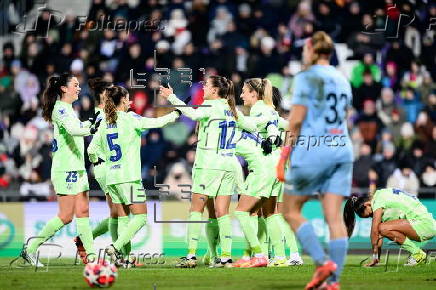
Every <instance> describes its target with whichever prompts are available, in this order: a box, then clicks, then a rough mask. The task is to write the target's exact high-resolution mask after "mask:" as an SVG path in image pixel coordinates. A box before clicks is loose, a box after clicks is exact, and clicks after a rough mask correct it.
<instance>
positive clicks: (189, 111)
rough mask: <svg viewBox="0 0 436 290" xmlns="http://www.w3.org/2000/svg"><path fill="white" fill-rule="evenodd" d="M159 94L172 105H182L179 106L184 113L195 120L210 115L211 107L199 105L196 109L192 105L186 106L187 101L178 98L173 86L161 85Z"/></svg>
mask: <svg viewBox="0 0 436 290" xmlns="http://www.w3.org/2000/svg"><path fill="white" fill-rule="evenodd" d="M159 95H160V96H161V97H164V98H165V99H167V100H168V101H169V102H170V103H171V104H172V105H174V106H180V107H177V109H178V110H180V112H182V113H183V115H185V116H187V117H189V118H191V119H192V120H194V121H198V120H201V119H206V118H208V117H209V116H210V111H209V110H210V107H199V108H197V109H196V110H194V109H193V108H192V107H186V104H185V102H183V101H182V100H180V99H179V98H177V96H176V95H175V94H174V93H173V89H172V88H171V87H169V88H164V87H162V86H161V87H160V90H159Z"/></svg>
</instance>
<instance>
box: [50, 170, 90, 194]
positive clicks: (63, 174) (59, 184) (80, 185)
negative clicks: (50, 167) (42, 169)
mask: <svg viewBox="0 0 436 290" xmlns="http://www.w3.org/2000/svg"><path fill="white" fill-rule="evenodd" d="M51 180H52V183H53V187H54V190H55V192H56V194H59V195H76V194H79V193H81V192H85V191H88V190H89V183H88V174H87V173H86V170H79V171H53V172H52V173H51Z"/></svg>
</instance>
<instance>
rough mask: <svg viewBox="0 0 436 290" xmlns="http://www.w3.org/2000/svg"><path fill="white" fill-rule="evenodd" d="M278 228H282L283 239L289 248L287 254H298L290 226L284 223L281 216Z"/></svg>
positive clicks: (295, 240)
mask: <svg viewBox="0 0 436 290" xmlns="http://www.w3.org/2000/svg"><path fill="white" fill-rule="evenodd" d="M280 226H281V228H282V233H283V235H284V237H285V241H286V245H287V246H288V247H289V252H290V253H291V254H292V253H298V246H297V239H296V238H295V234H294V232H293V231H292V229H291V226H290V225H289V224H288V223H287V222H286V220H285V218H284V217H283V215H281V220H280Z"/></svg>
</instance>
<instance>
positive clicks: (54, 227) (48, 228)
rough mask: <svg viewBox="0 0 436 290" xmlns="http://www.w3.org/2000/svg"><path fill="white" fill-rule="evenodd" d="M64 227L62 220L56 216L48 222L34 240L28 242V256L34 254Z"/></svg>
mask: <svg viewBox="0 0 436 290" xmlns="http://www.w3.org/2000/svg"><path fill="white" fill-rule="evenodd" d="M63 226H64V223H63V222H62V220H61V219H60V218H59V217H58V216H56V217H54V218H52V219H51V220H49V221H48V222H47V223H46V224H45V226H44V227H43V228H42V230H41V231H40V232H39V233H38V235H37V237H36V238H33V239H31V240H30V243H29V245H28V246H27V249H26V250H27V252H28V253H30V254H34V253H36V250H37V249H38V247H39V246H40V245H41V244H42V243H44V242H45V241H47V240H48V239H50V238H51V237H52V236H53V235H54V234H55V233H56V232H57V231H59V230H60V229H61V228H62V227H63Z"/></svg>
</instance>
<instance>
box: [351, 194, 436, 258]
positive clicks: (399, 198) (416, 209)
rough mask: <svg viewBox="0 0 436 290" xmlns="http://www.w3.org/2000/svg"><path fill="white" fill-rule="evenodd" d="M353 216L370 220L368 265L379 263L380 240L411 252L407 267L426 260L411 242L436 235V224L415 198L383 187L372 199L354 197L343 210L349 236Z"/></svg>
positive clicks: (353, 219) (424, 239)
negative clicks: (369, 259) (371, 253)
mask: <svg viewBox="0 0 436 290" xmlns="http://www.w3.org/2000/svg"><path fill="white" fill-rule="evenodd" d="M355 214H356V215H358V216H359V217H361V218H372V226H371V244H372V250H373V260H372V262H371V263H369V264H367V266H375V265H377V264H378V263H379V261H380V254H381V253H380V247H381V242H380V241H381V238H383V237H385V238H388V239H390V240H391V241H394V242H396V243H397V244H399V245H401V246H402V247H403V248H404V249H405V250H406V251H408V252H409V253H410V257H409V259H408V261H407V263H406V264H405V265H406V266H415V265H417V264H420V263H423V262H424V261H425V259H426V254H425V252H424V251H422V250H421V249H420V248H419V247H418V246H417V245H416V244H414V243H413V242H412V241H416V242H424V241H428V240H431V239H432V238H433V237H434V236H436V221H435V220H434V218H433V215H432V214H431V213H429V212H428V210H427V208H426V207H425V206H424V205H423V204H422V203H421V202H420V201H419V200H418V198H417V197H416V196H415V195H412V194H409V193H407V192H404V191H402V190H399V189H394V188H386V189H379V190H377V191H376V192H375V194H374V196H373V197H372V198H370V197H367V196H363V197H356V196H353V197H352V198H350V199H349V200H348V201H347V203H346V204H345V208H344V220H345V224H346V226H347V231H348V236H351V235H352V233H353V229H354V225H355Z"/></svg>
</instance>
